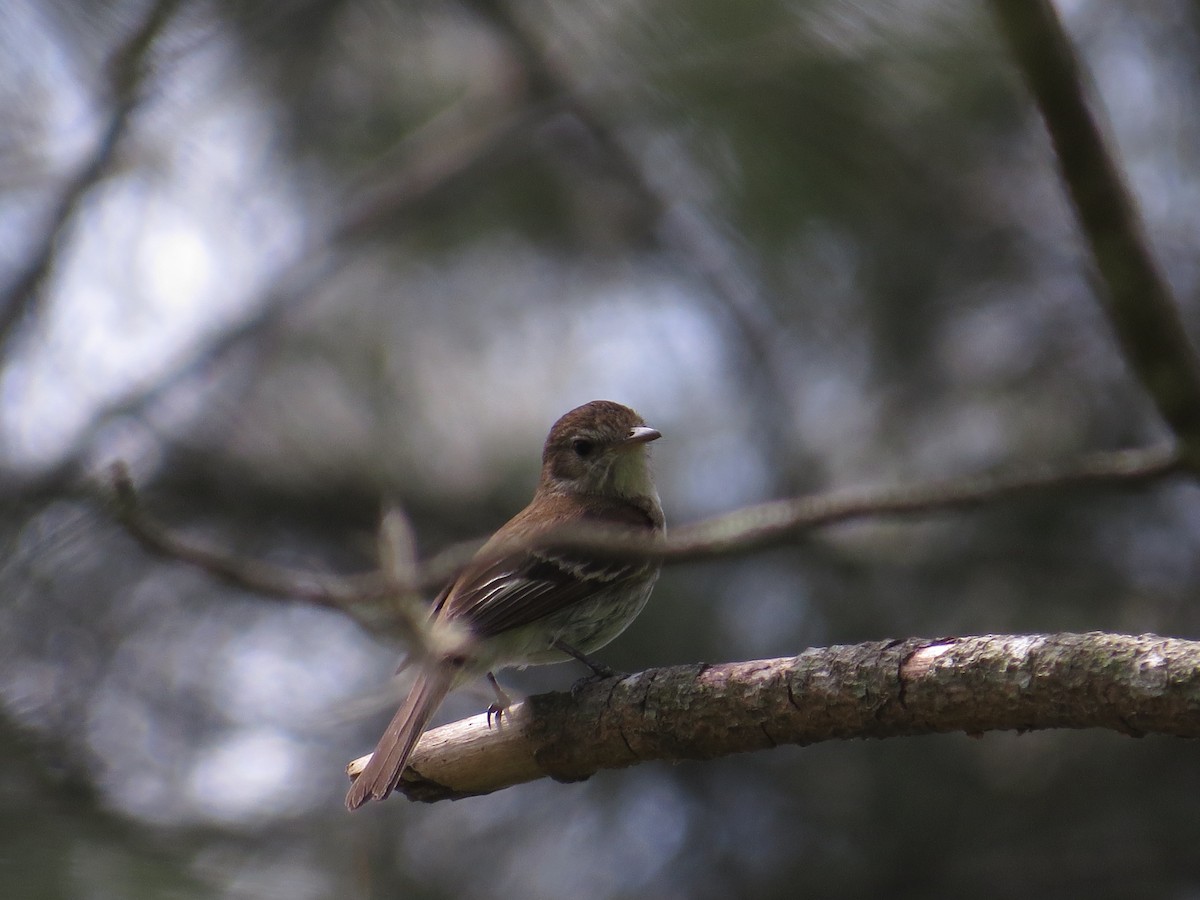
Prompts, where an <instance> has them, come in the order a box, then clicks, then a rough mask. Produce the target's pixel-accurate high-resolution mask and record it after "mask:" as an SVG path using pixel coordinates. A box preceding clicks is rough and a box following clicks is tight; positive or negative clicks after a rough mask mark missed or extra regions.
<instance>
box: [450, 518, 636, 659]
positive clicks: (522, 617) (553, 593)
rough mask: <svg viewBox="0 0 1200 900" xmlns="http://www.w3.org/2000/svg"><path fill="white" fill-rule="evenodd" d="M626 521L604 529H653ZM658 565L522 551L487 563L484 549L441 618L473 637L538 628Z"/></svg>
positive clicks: (458, 584)
mask: <svg viewBox="0 0 1200 900" xmlns="http://www.w3.org/2000/svg"><path fill="white" fill-rule="evenodd" d="M637 513H638V514H637V515H636V516H633V515H630V516H628V517H627V521H624V522H614V521H613V516H612V513H611V512H609V511H606V515H605V517H604V519H605V520H606V521H605V524H609V525H613V524H620V525H625V526H627V527H634V528H636V529H638V530H650V529H652V528H653V527H654V526H653V523H652V522H651V521H650V520H649V518H648V517H647V516H646V515H645V513H642V512H641V511H640V510H639V511H637ZM656 568H657V563H649V562H644V561H640V560H638V561H626V560H600V559H587V558H585V557H580V556H577V555H574V554H569V553H561V552H558V551H549V550H522V551H518V552H515V553H511V554H507V555H505V556H502V557H500V558H499V559H494V560H491V561H488V560H487V557H486V548H485V552H484V553H483V554H481V560H480V563H479V564H477V565H476V566H472V567H469V568H468V569H467V570H466V571H465V572H464V573H463V575H462V576H461V577H460V579H459V580H458V581H457V582H456V583H455V584H454V586H453V587H452V588H451V589H450V591H449V592H448V593H447V595H446V597H445V600H444V601H443V604H442V606H443V607H444V609H442V610H441V615H443V616H445V617H447V618H453V619H454V620H456V621H459V622H463V623H464V624H466V625H467V626H468V628H470V630H471V633H472V634H474V635H476V636H478V637H488V636H491V635H494V634H499V633H500V632H502V631H507V630H509V629H512V628H520V627H521V626H523V625H528V624H530V623H532V622H536V621H537V620H538V619H541V618H544V617H545V616H548V615H550V614H551V613H554V612H558V611H559V610H561V609H564V608H565V607H568V606H570V605H571V604H573V603H577V602H579V601H581V600H585V599H587V598H588V597H590V596H592V595H593V594H594V593H596V592H597V591H601V590H603V589H605V588H607V587H612V586H613V585H615V584H617V583H619V582H621V581H624V580H626V579H632V578H640V577H644V576H645V575H646V574H647V573H648V572H649V571H650V570H651V569H656Z"/></svg>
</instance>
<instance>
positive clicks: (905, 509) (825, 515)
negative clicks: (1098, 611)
mask: <svg viewBox="0 0 1200 900" xmlns="http://www.w3.org/2000/svg"><path fill="white" fill-rule="evenodd" d="M1180 466H1181V457H1180V455H1179V453H1177V452H1176V451H1175V450H1174V449H1172V448H1169V447H1156V448H1146V449H1138V450H1123V451H1115V452H1110V453H1098V454H1094V455H1092V456H1088V457H1084V458H1083V459H1081V460H1077V461H1076V462H1075V463H1073V464H1071V465H1064V466H1062V467H1052V466H1037V467H1032V468H1029V469H1024V470H1020V471H1015V472H1009V473H1005V474H999V475H978V476H966V477H963V478H957V479H950V480H947V481H940V482H933V483H927V484H921V485H912V486H908V487H898V488H878V489H861V490H852V491H835V492H830V493H826V494H817V495H813V496H808V497H798V498H795V499H791V500H779V501H775V502H773V503H764V504H760V505H757V506H750V507H746V508H745V509H741V510H737V511H735V512H731V513H727V514H725V515H722V516H717V517H715V518H711V519H707V520H705V521H703V522H697V523H695V524H692V525H688V526H684V527H682V528H679V529H677V530H676V531H675V532H674V534H673V535H672V536H671V537H669V538H668V539H667V540H665V541H662V542H659V543H648V542H646V541H645V540H644V539H643V538H640V537H638V538H631V537H630V536H628V535H626V534H624V533H619V532H612V531H606V530H597V529H594V528H593V529H579V530H574V529H572V530H570V531H563V532H556V533H555V534H554V535H553V537H552V538H550V539H546V540H544V541H543V542H542V543H544V544H548V545H551V546H554V547H556V548H563V549H572V550H576V551H580V552H587V553H590V554H593V555H597V556H610V557H619V558H643V559H645V558H654V559H661V560H663V561H664V562H667V563H678V562H683V561H686V560H697V559H709V558H713V557H719V556H729V555H733V554H739V553H750V552H753V551H755V550H761V549H764V548H766V547H771V546H776V545H779V544H782V543H785V542H787V541H791V540H795V539H796V538H797V537H799V536H800V535H801V534H803V533H804V532H806V531H810V530H812V529H815V528H821V527H826V526H829V525H834V524H838V523H842V522H848V521H852V520H864V519H873V518H884V517H896V516H915V515H934V514H939V513H946V512H950V511H954V510H960V509H965V508H968V507H973V506H980V505H983V504H986V503H992V502H997V501H1000V500H1004V499H1009V498H1012V497H1017V496H1021V495H1030V494H1036V493H1041V492H1047V491H1055V490H1065V489H1069V488H1080V487H1085V486H1094V487H1133V486H1138V485H1142V484H1146V483H1148V482H1152V481H1155V480H1158V479H1161V478H1164V477H1166V476H1168V475H1170V474H1172V473H1174V472H1176V471H1177V470H1178V469H1179V468H1180ZM113 477H114V481H113V492H114V495H115V501H116V510H117V514H118V517H119V518H120V520H121V522H122V523H123V524H124V525H125V527H126V528H127V529H128V530H129V531H130V533H131V534H132V535H133V536H134V537H135V538H137V539H138V540H139V541H140V542H141V543H142V544H143V546H145V547H146V548H147V549H149V550H151V551H152V552H155V553H158V554H161V555H164V556H167V557H171V558H174V559H178V560H181V561H183V562H187V563H189V564H191V565H195V566H198V567H200V568H202V569H205V570H206V571H208V572H211V573H212V574H213V575H215V576H217V577H219V578H221V579H223V580H224V581H227V582H230V583H232V584H236V585H238V586H240V587H243V588H246V589H247V590H251V591H256V592H259V593H262V594H266V595H268V596H273V597H283V598H289V599H295V600H302V601H305V602H309V603H315V604H317V605H320V606H327V607H332V608H340V609H345V610H346V611H348V612H350V613H351V614H352V615H356V616H357V617H358V618H360V619H362V620H364V621H366V622H367V623H368V624H370V625H373V626H374V627H378V626H379V623H380V622H381V621H387V620H388V619H389V617H390V619H391V620H393V621H394V620H395V619H396V618H397V603H396V602H395V591H394V590H393V589H390V588H389V586H388V580H387V579H386V578H384V577H382V576H380V575H377V574H367V575H355V576H341V577H335V576H315V575H312V574H309V573H304V572H296V571H294V570H288V569H284V568H281V567H278V566H271V565H267V564H264V563H259V562H251V561H247V560H243V559H240V558H238V557H236V556H233V555H231V554H228V553H225V552H222V551H221V550H219V549H216V548H214V547H211V546H205V545H202V544H200V543H198V542H196V541H194V540H186V539H183V538H180V537H177V536H175V535H173V534H171V532H170V531H169V529H167V528H166V527H165V526H163V525H162V524H161V523H159V522H157V521H155V520H154V519H153V518H152V517H150V516H149V515H147V514H146V513H145V511H144V510H143V509H142V508H141V505H140V504H139V503H138V500H137V495H136V493H135V491H134V488H133V484H132V482H131V481H130V479H129V475H128V473H127V472H126V471H125V470H124V468H123V467H117V468H115V469H114V476H113ZM479 547H480V542H479V541H469V542H465V543H461V544H456V545H454V546H452V547H450V548H448V549H447V550H444V551H442V552H441V553H439V554H437V555H436V556H434V557H433V558H432V559H430V560H428V561H427V562H425V563H424V564H423V565H420V566H418V567H417V568H416V572H415V574H414V575H413V578H412V584H411V589H412V590H414V591H417V592H428V591H431V590H434V589H436V588H439V587H441V586H442V585H444V584H445V583H446V582H448V581H449V580H450V579H451V578H453V577H454V576H455V575H456V574H457V573H458V572H459V571H461V570H462V568H463V566H465V565H466V564H467V562H468V561H469V560H470V559H471V558H472V556H474V554H475V553H477V552H478V550H479ZM514 549H517V548H516V547H508V546H506V547H499V548H497V549H496V552H497V553H498V554H504V553H508V552H511V551H512V550H514ZM388 598H390V600H389V599H388ZM401 605H402V604H401ZM401 618H402V617H401Z"/></svg>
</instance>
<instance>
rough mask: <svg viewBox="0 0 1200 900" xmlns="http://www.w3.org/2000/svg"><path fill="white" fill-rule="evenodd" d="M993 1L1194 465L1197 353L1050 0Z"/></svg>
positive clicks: (1111, 298) (1095, 250)
mask: <svg viewBox="0 0 1200 900" xmlns="http://www.w3.org/2000/svg"><path fill="white" fill-rule="evenodd" d="M991 6H992V11H993V12H994V14H995V16H996V19H997V20H998V22H999V24H1000V30H1001V31H1002V32H1003V34H1004V37H1005V39H1006V40H1007V41H1008V45H1009V49H1010V51H1011V52H1012V54H1013V56H1014V57H1015V59H1016V61H1017V64H1018V65H1019V66H1020V68H1021V71H1022V73H1023V75H1024V77H1025V80H1026V82H1027V83H1028V85H1029V89H1030V90H1031V91H1032V92H1033V95H1034V97H1035V98H1036V99H1037V103H1038V107H1039V109H1040V110H1041V113H1042V118H1043V119H1044V120H1045V122H1046V128H1047V130H1048V131H1049V132H1050V138H1051V140H1052V141H1053V143H1054V150H1055V153H1056V154H1057V156H1058V163H1059V168H1060V171H1061V174H1062V177H1063V180H1064V181H1065V182H1066V185H1067V189H1068V191H1069V192H1070V195H1071V200H1072V202H1073V204H1074V206H1075V212H1076V215H1077V216H1078V217H1079V224H1080V226H1081V227H1082V229H1083V232H1084V235H1085V237H1086V238H1087V241H1088V244H1089V245H1090V247H1091V251H1092V255H1093V257H1094V258H1095V261H1096V265H1097V267H1098V269H1099V271H1100V275H1101V277H1102V279H1103V281H1104V285H1105V287H1106V288H1107V294H1108V297H1107V299H1108V302H1107V303H1106V304H1105V306H1104V308H1105V310H1106V312H1107V313H1108V317H1109V319H1110V321H1111V322H1112V325H1113V328H1114V329H1115V331H1116V333H1117V338H1118V340H1119V341H1120V343H1121V346H1122V348H1123V350H1124V353H1125V356H1126V358H1127V359H1128V361H1129V364H1130V366H1131V367H1132V368H1133V370H1134V372H1136V373H1137V376H1138V377H1139V378H1140V379H1141V382H1142V385H1143V386H1144V387H1145V389H1146V390H1147V391H1148V392H1149V393H1150V396H1151V397H1152V398H1153V400H1154V402H1155V404H1156V405H1157V406H1158V410H1159V412H1160V413H1161V414H1162V416H1163V418H1164V419H1166V421H1167V424H1168V425H1169V426H1170V427H1171V429H1172V430H1173V431H1174V432H1175V434H1176V435H1177V436H1178V437H1179V439H1180V440H1181V441H1182V442H1183V447H1184V454H1185V455H1186V456H1187V458H1188V462H1189V465H1191V466H1193V467H1197V466H1200V360H1198V359H1197V357H1196V353H1195V348H1194V347H1193V346H1192V344H1191V342H1190V341H1189V340H1188V337H1187V333H1186V331H1185V330H1184V327H1183V322H1182V320H1181V319H1180V316H1179V310H1178V308H1177V307H1176V304H1175V302H1174V299H1173V298H1172V296H1171V290H1170V288H1169V286H1168V285H1167V282H1166V279H1165V278H1163V276H1162V274H1161V273H1160V272H1159V270H1158V267H1157V265H1156V263H1155V261H1154V257H1153V256H1152V254H1151V252H1150V249H1149V246H1148V244H1147V241H1146V237H1145V234H1144V233H1143V230H1142V224H1141V221H1140V218H1139V216H1138V211H1137V206H1136V204H1135V202H1134V200H1133V197H1132V196H1131V195H1130V193H1129V190H1128V188H1127V187H1126V185H1125V183H1124V180H1123V178H1122V177H1121V172H1120V171H1119V170H1118V168H1117V165H1116V163H1115V162H1114V161H1113V159H1112V157H1111V156H1110V155H1109V153H1108V151H1107V149H1106V148H1105V145H1104V140H1103V137H1102V136H1101V132H1100V128H1099V126H1098V124H1097V122H1096V119H1095V118H1094V117H1093V115H1092V113H1091V112H1090V111H1089V109H1088V106H1087V103H1086V102H1085V99H1084V88H1083V76H1082V74H1081V71H1080V67H1079V64H1078V62H1077V60H1076V58H1075V55H1074V52H1073V51H1072V48H1071V44H1070V41H1069V40H1068V38H1067V35H1066V33H1065V31H1064V30H1063V26H1062V23H1061V22H1060V21H1059V19H1058V16H1057V14H1056V13H1055V11H1054V6H1053V5H1052V4H1051V3H1050V2H1049V0H1027V2H1021V3H1013V2H1008V0H991Z"/></svg>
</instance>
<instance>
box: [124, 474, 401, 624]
mask: <svg viewBox="0 0 1200 900" xmlns="http://www.w3.org/2000/svg"><path fill="white" fill-rule="evenodd" d="M111 475H112V482H111V487H112V493H111V500H112V506H113V510H114V512H115V513H116V516H117V519H118V520H119V521H120V522H121V524H122V525H123V526H125V528H126V530H127V531H128V532H129V533H130V534H131V535H133V537H135V538H136V539H137V540H138V542H139V543H140V544H141V545H142V546H143V547H144V548H145V549H147V550H149V551H150V552H151V553H154V554H156V555H159V556H164V557H167V558H170V559H176V560H179V561H180V562H184V563H187V564H188V565H192V566H196V567H197V568H200V569H203V570H204V571H205V572H208V573H209V574H210V575H212V576H214V577H216V578H219V579H220V580H222V581H225V582H227V583H229V584H232V585H235V586H237V587H240V588H244V589H245V590H248V591H253V592H254V593H257V594H262V595H264V596H267V597H278V598H282V599H288V600H301V601H303V602H305V603H311V604H314V605H316V606H324V607H328V608H330V609H338V610H342V611H346V612H353V609H354V608H355V607H356V605H359V604H360V603H361V602H362V601H363V599H364V598H370V597H377V596H379V595H381V594H382V593H383V591H384V589H385V587H386V582H385V580H384V579H383V578H382V577H381V576H379V575H374V574H372V575H358V576H337V575H316V574H313V573H310V572H302V571H299V570H296V569H288V568H284V567H283V566H275V565H271V564H270V563H264V562H260V561H258V560H252V559H247V558H245V557H241V556H237V555H235V554H232V553H229V552H228V551H226V550H222V549H220V548H218V547H215V546H213V545H211V544H206V543H204V542H203V541H200V540H197V539H194V538H186V537H183V536H181V535H177V534H175V533H174V532H173V531H171V529H169V528H168V527H167V526H166V525H164V524H163V523H161V522H159V521H158V520H157V519H155V518H154V517H153V516H151V515H150V514H149V513H148V512H146V510H145V509H144V508H143V507H142V504H141V501H140V500H139V498H138V495H137V491H136V489H135V488H134V486H133V480H132V479H131V478H130V475H129V470H128V469H127V468H126V467H125V465H123V464H121V463H117V464H116V465H114V466H113V467H112V469H111Z"/></svg>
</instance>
